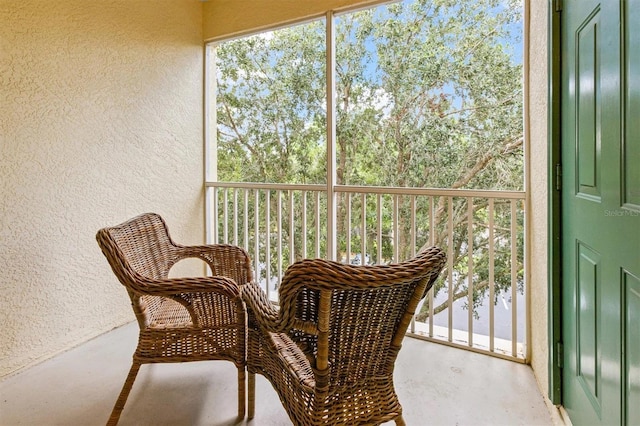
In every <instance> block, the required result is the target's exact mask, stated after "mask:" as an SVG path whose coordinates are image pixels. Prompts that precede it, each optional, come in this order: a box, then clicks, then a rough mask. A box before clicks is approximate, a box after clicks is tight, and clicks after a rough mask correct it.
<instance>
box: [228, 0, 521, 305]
mask: <svg viewBox="0 0 640 426" xmlns="http://www.w3.org/2000/svg"><path fill="white" fill-rule="evenodd" d="M521 8H522V7H521V4H520V2H519V1H516V0H510V1H504V0H468V1H460V0H413V1H404V2H399V3H393V4H388V5H383V6H379V7H377V8H375V9H367V10H363V11H359V12H356V13H351V14H345V15H340V16H339V17H337V18H336V58H335V73H336V151H337V164H336V171H337V178H338V183H339V184H342V185H375V186H391V187H423V188H424V187H431V188H456V189H494V190H521V189H522V187H523V152H522V145H523V127H522V114H523V109H522V97H523V93H522V64H521V63H520V62H519V61H518V60H517V58H518V57H519V55H520V52H517V51H515V50H514V49H515V48H516V46H518V45H519V44H518V43H519V37H520V33H519V32H518V31H521V29H520V28H521V27H520V24H521V19H522V16H521V13H522V11H521ZM514 41H515V43H516V44H515V45H514ZM325 44H326V41H325V25H324V22H323V21H314V22H311V23H307V24H303V25H298V26H295V27H290V28H285V29H280V30H277V31H273V32H270V33H267V34H262V35H256V36H251V37H247V38H242V39H237V40H233V41H229V42H225V43H222V44H220V45H219V47H218V49H217V57H218V59H217V89H218V90H217V95H216V106H217V119H218V128H217V146H218V151H217V155H218V178H219V180H221V181H235V182H275V183H324V182H326V173H327V172H326V171H327V165H326V161H327V160H326V159H327V156H326V122H327V119H326V73H325V66H326V60H325V56H326V51H325ZM374 198H375V197H368V198H367V201H366V205H367V208H366V212H367V217H366V220H365V222H366V224H367V225H366V229H364V230H363V229H361V226H360V224H361V223H362V218H360V217H358V215H355V214H354V215H353V217H351V223H347V216H346V211H347V205H346V201H345V200H346V197H341V198H340V201H339V205H338V218H337V238H338V244H339V251H340V252H341V253H359V252H361V251H362V245H361V244H362V241H363V240H362V238H363V237H367V240H368V241H371V243H370V244H369V245H368V246H367V247H366V250H367V251H368V252H369V253H370V254H371V255H372V259H373V260H374V261H375V262H384V261H391V260H398V259H395V258H396V253H398V255H397V257H398V258H406V257H408V256H409V255H410V252H411V251H412V250H415V249H416V247H411V245H410V241H411V238H412V235H413V236H414V237H415V239H416V242H417V244H418V246H422V245H425V244H426V243H427V241H428V240H429V236H431V239H432V241H433V242H434V243H435V244H437V245H440V246H442V247H444V248H447V249H450V251H451V252H452V253H453V255H454V257H453V259H452V264H453V266H454V268H455V269H456V271H457V274H456V280H455V281H456V282H455V288H454V289H453V291H454V293H455V294H456V295H466V293H465V291H466V290H465V288H466V287H465V286H466V281H467V275H468V271H467V269H468V268H467V265H468V263H469V257H471V258H472V259H473V263H474V265H475V266H474V269H473V276H472V278H473V282H474V283H476V284H474V287H475V290H474V291H475V292H476V293H477V299H478V300H481V298H482V296H483V295H484V294H485V293H486V291H487V289H488V281H489V275H488V271H489V259H488V254H487V253H488V245H489V237H488V232H486V223H488V213H487V208H488V206H487V200H480V199H475V200H474V204H473V213H472V216H473V218H474V222H473V223H474V224H475V225H474V227H472V228H471V232H472V233H473V234H472V239H473V249H472V250H469V249H468V247H467V246H468V237H469V234H468V232H469V229H470V228H469V225H468V222H467V221H468V202H469V200H467V199H464V198H455V199H453V200H452V201H451V202H453V203H454V205H453V206H452V208H451V211H452V212H453V214H452V216H451V217H449V209H448V202H449V201H448V200H447V199H446V198H443V197H440V198H437V197H436V198H434V199H431V200H427V199H420V200H418V212H417V213H416V215H417V217H416V222H417V223H418V224H420V225H419V227H418V228H419V229H412V225H411V221H410V218H411V215H412V214H413V213H412V207H411V205H410V200H409V197H404V198H402V197H401V198H399V199H398V200H397V202H398V215H397V223H394V215H393V214H392V213H391V208H390V207H388V208H385V209H384V210H383V214H382V223H381V224H378V216H377V214H376V213H375V212H376V202H377V201H376V200H375V199H374ZM384 202H385V203H386V204H387V205H388V206H389V205H391V204H393V203H392V200H391V198H386V199H385V201H384ZM324 203H326V200H324V199H323V201H322V204H323V205H324ZM425 203H426V204H425ZM361 204H362V201H361V199H360V198H359V197H354V198H353V199H352V209H353V211H354V212H355V211H358V208H360V210H359V211H361V210H362V209H361V207H362V206H361ZM426 205H429V206H432V207H433V209H431V208H430V207H426ZM358 206H360V207H358ZM503 207H504V206H496V208H495V211H494V218H493V219H494V221H495V229H496V235H495V245H496V247H495V248H496V252H495V258H494V271H495V272H494V273H495V277H494V280H495V286H496V289H498V290H504V289H506V288H508V287H509V286H510V285H511V249H510V247H505V244H506V245H510V236H509V235H510V234H509V232H507V231H509V230H510V227H511V221H512V217H511V214H510V210H505V209H504V208H503ZM296 208H299V207H296ZM254 209H255V206H254V207H251V208H250V209H248V211H249V212H250V214H251V215H253V214H254V213H253V210H254ZM431 211H433V214H434V215H435V217H434V218H433V219H434V226H433V229H431V228H430V227H429V225H428V224H429V223H430V214H431ZM299 215H300V211H297V212H296V213H295V214H294V215H293V216H294V217H296V216H299ZM521 216H522V215H521V214H520V215H518V217H517V229H518V233H517V235H518V238H519V240H518V241H517V243H518V244H517V247H518V249H517V250H518V251H519V254H518V257H517V259H518V261H517V263H518V265H517V269H518V270H521V269H522V265H521V264H522V253H521V251H522V247H523V241H522V238H521V237H520V236H521V235H522V226H523V219H522V217H521ZM322 220H323V221H324V220H325V219H322ZM449 220H450V221H452V222H453V224H454V228H455V234H454V236H453V237H452V238H450V237H449V235H448V234H447V223H448V221H449ZM480 224H485V225H484V226H485V229H484V230H483V229H482V228H481V225H480ZM379 225H380V228H381V229H382V231H381V232H382V235H383V237H382V240H381V241H382V247H381V248H380V249H381V252H382V259H377V257H378V254H377V253H378V247H377V244H378V242H377V233H378V226H379ZM283 226H284V229H285V230H286V231H287V232H288V230H289V224H288V219H287V218H285V225H283ZM322 226H324V227H326V224H324V223H323V224H322ZM295 227H296V230H295V235H294V238H295V239H296V240H295V242H294V247H296V248H299V247H301V245H302V241H301V239H302V238H306V239H307V240H308V241H310V242H311V243H310V244H315V240H316V239H317V238H318V237H317V236H316V235H315V234H314V233H313V232H307V234H306V235H303V234H302V232H301V230H300V228H299V224H296V225H295ZM475 228H478V229H475ZM347 229H351V230H352V231H354V234H352V235H351V236H350V238H349V240H350V247H347V240H348V239H347V235H345V232H346V230H347ZM356 231H357V232H356ZM262 232H264V233H269V235H271V231H270V230H267V229H264V230H263V231H262ZM412 233H413V234H412ZM431 234H433V235H431ZM283 238H289V237H288V236H286V235H285V236H284V237H283ZM320 245H321V246H322V250H323V251H325V252H326V240H325V239H324V238H322V241H321V242H320ZM450 245H451V247H449V246H450ZM287 250H288V248H287ZM296 251H297V252H296V253H288V252H287V253H285V254H283V256H286V257H287V259H298V258H300V257H301V256H304V255H305V253H302V252H299V251H298V250H296ZM520 275H521V274H520ZM519 282H522V279H519ZM443 288H444V282H443V281H441V282H440V283H439V284H438V286H437V289H436V291H441V290H442V289H443ZM456 297H458V296H456ZM459 297H463V296H459ZM474 300H476V298H474ZM425 309H426V308H425ZM425 312H426V311H425V310H423V312H422V315H423V317H424V314H425Z"/></svg>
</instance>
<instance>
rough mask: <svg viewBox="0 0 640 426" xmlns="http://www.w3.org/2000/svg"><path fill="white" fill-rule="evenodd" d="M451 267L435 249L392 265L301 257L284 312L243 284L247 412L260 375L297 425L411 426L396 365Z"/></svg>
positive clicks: (286, 290) (283, 292) (288, 277)
mask: <svg viewBox="0 0 640 426" xmlns="http://www.w3.org/2000/svg"><path fill="white" fill-rule="evenodd" d="M444 264H445V254H444V253H443V251H442V250H440V249H439V248H436V247H432V248H429V249H426V250H424V251H422V252H421V253H419V254H418V255H417V256H416V257H414V258H413V259H411V260H408V261H406V262H402V263H399V264H391V265H376V266H355V265H345V264H341V263H337V262H331V261H327V260H321V259H307V260H303V261H300V262H297V263H295V264H293V265H291V266H290V267H289V268H288V269H287V271H286V273H285V275H284V277H283V280H282V284H281V285H280V288H279V298H280V300H279V302H280V309H276V308H274V307H273V305H272V304H271V303H270V302H269V300H268V299H267V296H266V295H265V293H264V292H263V291H262V290H261V289H260V287H259V286H258V285H257V284H256V283H253V282H252V283H249V284H247V285H246V286H244V287H243V288H242V297H243V299H244V300H245V302H246V304H247V317H248V343H247V348H248V349H247V368H248V372H249V418H253V416H254V408H255V374H256V373H257V374H261V375H263V376H265V377H266V378H267V379H268V380H269V381H270V382H271V384H272V385H273V387H274V389H275V390H276V392H277V393H278V395H279V397H280V400H281V401H282V404H283V405H284V408H285V410H286V411H287V413H288V415H289V417H290V419H291V421H292V422H293V423H294V424H295V425H305V426H308V425H370V424H380V423H383V422H386V421H390V420H395V422H396V423H397V424H404V421H403V418H402V407H401V405H400V402H399V401H398V397H397V395H396V392H395V389H394V385H393V370H394V363H395V360H396V357H397V355H398V351H399V350H400V347H401V343H402V339H403V337H404V335H405V332H406V330H407V327H408V325H409V323H410V321H411V319H412V317H413V315H414V313H415V310H416V308H417V306H418V303H419V301H420V300H421V299H422V298H423V297H424V296H425V294H426V292H427V291H428V290H429V288H431V286H432V285H433V283H434V282H435V280H436V278H437V277H438V275H439V273H440V271H441V270H442V268H443V266H444Z"/></svg>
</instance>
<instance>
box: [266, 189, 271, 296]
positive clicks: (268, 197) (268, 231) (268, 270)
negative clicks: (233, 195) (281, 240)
mask: <svg viewBox="0 0 640 426" xmlns="http://www.w3.org/2000/svg"><path fill="white" fill-rule="evenodd" d="M264 196H265V199H264V228H265V229H264V234H265V238H266V240H267V241H266V244H265V245H264V259H265V260H264V269H265V280H266V281H267V284H266V285H265V287H266V288H267V298H269V295H270V294H271V191H269V190H267V191H265V193H264Z"/></svg>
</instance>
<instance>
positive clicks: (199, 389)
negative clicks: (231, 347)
mask: <svg viewBox="0 0 640 426" xmlns="http://www.w3.org/2000/svg"><path fill="white" fill-rule="evenodd" d="M136 339H137V324H135V323H131V324H129V325H126V326H124V327H120V328H118V329H115V330H113V331H111V332H109V333H106V334H104V335H102V336H100V337H98V338H96V339H93V340H91V341H89V342H87V343H85V344H83V345H81V346H79V347H77V348H75V349H73V350H70V351H68V352H65V353H63V354H61V355H58V356H56V357H54V358H52V359H50V360H47V361H45V362H43V363H41V364H38V365H36V366H34V367H31V368H29V369H26V370H24V371H22V372H20V373H18V374H14V375H11V376H9V377H7V378H5V379H4V380H2V381H1V382H0V425H2V426H13V425H34V426H49V425H68V426H76V425H77V426H90V425H103V424H104V423H105V422H106V420H107V419H108V417H109V414H110V412H111V409H112V406H113V403H114V402H115V399H116V398H117V395H118V393H119V392H120V388H121V386H122V384H123V382H124V379H125V377H126V374H127V372H128V370H129V367H130V366H131V364H130V363H131V354H132V353H133V350H134V348H135V345H136ZM236 372H237V370H236V369H235V367H234V366H233V364H231V363H229V362H222V361H211V362H195V363H186V364H163V365H157V364H156V365H143V366H142V368H141V369H140V373H139V374H138V378H137V379H136V382H135V384H134V386H133V390H132V391H131V394H130V396H129V400H128V401H127V405H126V406H125V409H124V411H123V413H122V417H121V418H120V424H121V425H213V426H223V425H234V424H242V425H254V426H262V425H268V426H279V425H289V424H290V422H289V419H288V417H287V415H286V413H285V412H284V410H283V408H282V406H281V405H280V401H279V400H278V397H277V395H276V393H275V392H274V391H273V389H272V388H271V386H270V384H269V383H268V382H267V381H266V380H265V379H264V378H263V377H261V376H257V380H256V382H257V385H256V401H257V402H256V416H255V418H254V419H253V420H252V421H251V422H248V421H247V420H246V419H245V420H244V421H241V422H239V423H238V422H237V420H236V410H237V405H236V400H237V394H236V392H237V388H236ZM395 374H396V377H395V385H396V390H397V392H398V395H399V397H400V402H401V403H402V406H403V408H404V418H405V420H406V421H407V424H408V425H410V426H411V425H427V424H429V425H551V424H553V423H554V422H553V421H552V417H551V415H550V413H549V411H548V409H547V406H546V405H545V402H544V400H543V397H542V396H541V395H540V392H539V391H538V388H537V385H536V382H535V379H534V376H533V372H532V371H531V369H530V367H528V366H526V365H522V364H518V363H514V362H510V361H504V360H501V359H497V358H493V357H489V356H486V355H480V354H476V353H472V352H468V351H464V350H460V349H455V348H450V347H447V346H444V345H439V344H434V343H428V342H424V341H421V340H416V339H412V338H406V339H405V340H404V344H403V348H402V350H401V351H400V355H399V357H398V360H397V363H396V370H395Z"/></svg>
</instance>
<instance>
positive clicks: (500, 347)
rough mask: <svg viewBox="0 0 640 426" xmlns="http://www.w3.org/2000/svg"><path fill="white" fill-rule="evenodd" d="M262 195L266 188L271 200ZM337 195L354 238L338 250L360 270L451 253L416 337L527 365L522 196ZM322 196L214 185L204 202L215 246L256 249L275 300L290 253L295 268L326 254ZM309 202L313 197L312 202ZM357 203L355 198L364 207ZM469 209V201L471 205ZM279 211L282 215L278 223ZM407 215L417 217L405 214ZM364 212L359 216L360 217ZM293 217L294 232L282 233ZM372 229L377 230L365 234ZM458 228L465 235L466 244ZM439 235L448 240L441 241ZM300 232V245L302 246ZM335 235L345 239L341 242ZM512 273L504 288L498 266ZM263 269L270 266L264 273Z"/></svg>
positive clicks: (317, 188)
mask: <svg viewBox="0 0 640 426" xmlns="http://www.w3.org/2000/svg"><path fill="white" fill-rule="evenodd" d="M240 191H242V193H243V195H242V194H241V193H240ZM250 191H253V196H252V195H250ZM261 191H264V196H263V195H262V193H261ZM272 192H273V193H272ZM335 192H336V193H337V194H338V195H337V197H340V198H338V199H337V200H338V201H340V213H341V214H342V215H343V216H342V220H344V222H342V223H340V224H338V225H339V226H337V227H340V228H344V229H343V230H342V231H341V232H344V236H343V238H344V239H343V240H342V241H346V245H340V249H341V250H344V251H345V252H346V256H345V257H342V258H341V259H342V260H343V261H346V262H352V261H353V252H356V253H357V255H358V256H360V259H359V260H360V262H358V263H360V264H366V263H367V260H368V259H369V260H371V259H372V258H373V257H374V256H375V258H376V263H383V262H384V261H385V260H389V259H386V257H392V259H391V260H392V261H394V262H399V261H402V260H404V259H403V257H408V256H414V255H415V253H416V252H417V251H418V249H419V248H421V247H422V246H424V245H427V244H428V245H434V244H440V245H442V246H443V247H444V246H446V252H447V255H448V260H447V265H446V269H447V272H446V273H445V276H444V280H445V281H444V287H443V288H442V291H441V294H437V295H436V293H435V292H434V290H431V291H430V292H429V293H428V296H427V301H428V302H425V303H428V313H427V312H425V313H424V314H423V315H425V316H426V315H428V321H426V320H425V322H426V324H425V323H422V322H420V321H417V320H416V319H415V318H414V320H413V321H412V322H411V325H410V330H409V331H410V332H411V333H414V334H415V335H417V336H422V338H425V339H428V340H434V341H439V342H443V343H446V344H448V345H451V346H456V347H464V348H466V349H469V350H473V351H476V352H483V353H488V354H492V355H494V356H498V357H503V358H508V359H515V360H521V361H524V353H523V349H524V347H523V345H524V344H525V342H519V341H518V338H523V337H521V336H520V337H519V335H522V333H520V331H519V329H518V322H519V321H520V319H519V315H522V314H525V313H526V300H525V301H524V302H523V303H520V300H519V299H518V296H519V287H518V284H519V280H521V279H522V276H521V274H520V272H519V268H520V265H521V263H522V262H523V261H524V260H523V259H521V257H522V256H523V254H522V247H521V243H519V240H521V238H522V237H524V235H522V234H523V231H522V230H521V229H520V225H519V220H520V219H521V218H522V217H523V216H521V215H526V212H523V211H522V207H521V203H522V201H521V200H523V199H524V198H525V194H524V193H523V192H517V191H474V190H454V189H420V188H383V187H357V186H340V185H338V186H336V188H335ZM311 194H313V195H311ZM324 194H326V186H325V185H285V184H253V183H246V184H245V183H233V184H232V183H225V182H216V183H211V182H207V184H206V200H205V202H206V206H207V210H208V211H207V212H206V217H207V220H208V223H207V241H208V242H213V243H221V242H224V243H232V244H243V246H244V247H245V248H247V249H248V248H249V247H250V248H251V250H250V251H251V253H252V254H251V256H252V258H253V262H254V268H255V271H256V278H257V280H259V282H260V284H261V285H262V283H263V280H264V281H265V283H266V284H265V290H266V291H267V293H268V297H269V298H270V299H271V298H273V297H274V294H275V290H276V285H279V282H280V281H279V280H280V279H281V277H282V275H283V274H284V269H285V266H286V265H287V261H286V259H285V258H286V257H287V247H288V251H289V256H288V259H289V263H293V262H295V261H296V260H299V258H300V257H301V256H302V257H307V256H310V255H311V256H315V257H322V256H323V253H324V251H323V239H324V238H325V235H324V232H327V233H329V232H333V233H335V232H336V229H326V230H325V229H324V228H323V227H322V223H323V216H322V215H323V214H324V213H323V211H322V210H321V208H322V204H323V201H322V197H323V196H324ZM274 196H275V197H276V199H275V200H274V198H273V197H274ZM287 196H288V197H289V200H288V205H287V206H285V202H286V201H285V198H286V197H287ZM372 196H375V199H371V198H369V197H372ZM309 197H313V198H312V199H309ZM354 197H357V200H356V198H354ZM407 197H408V198H407ZM423 197H424V198H423ZM439 200H440V201H439ZM496 200H498V201H496ZM354 201H355V202H356V203H358V202H359V203H360V204H361V206H360V207H361V211H360V212H356V214H355V215H354V213H353V203H354ZM368 201H371V202H372V205H371V207H372V208H375V212H374V214H372V215H371V218H369V219H368V218H367V209H368V207H369V206H368V205H367V203H368ZM464 202H466V203H467V204H466V206H465V205H464V204H463V203H464ZM297 203H299V204H297ZM272 204H273V205H272ZM311 204H314V206H313V207H314V209H315V211H314V213H311V214H312V215H313V216H312V217H311V218H310V217H309V216H308V215H309V214H310V212H309V211H308V210H309V208H311ZM484 206H486V208H485V207H484ZM503 206H504V209H503ZM507 206H508V207H507ZM283 207H284V209H283ZM273 209H277V214H276V216H277V219H275V218H273V213H272V212H273ZM387 209H390V210H387ZM407 209H408V210H409V211H408V213H405V211H406V210H407ZM439 209H442V210H439ZM476 210H477V212H476ZM387 212H388V213H389V215H390V216H391V227H390V228H385V226H386V225H385V218H386V217H387ZM358 214H360V216H359V217H358V216H357V215H358ZM454 214H455V215H456V216H454ZM460 214H461V215H462V216H461V217H462V221H463V222H464V220H466V222H467V223H466V229H465V228H464V226H465V225H464V224H463V223H461V222H460ZM476 214H477V215H478V217H482V216H483V214H486V216H487V220H486V225H485V224H484V223H483V224H482V225H481V226H480V225H479V224H478V223H475V220H476V219H475V215H476ZM300 215H302V216H300ZM252 216H253V217H252ZM287 216H288V220H289V223H288V226H289V229H288V235H287V232H286V230H285V229H283V224H284V222H286V220H287ZM456 217H458V218H456ZM525 217H526V216H525ZM251 218H252V219H253V220H251ZM262 218H264V220H263V219H262ZM371 219H373V220H371ZM401 219H402V223H401ZM309 220H312V221H314V224H315V225H314V228H315V229H314V230H311V229H310V228H309V227H310V226H311V224H310V222H309ZM437 220H438V223H437ZM445 220H446V223H445V222H444V221H445ZM440 221H441V223H440ZM509 221H510V222H509ZM276 222H277V224H276ZM372 222H376V223H375V224H373V223H372ZM209 225H210V226H209ZM368 225H369V228H367V226H368ZM441 226H442V228H441ZM485 226H486V228H485ZM231 227H233V229H232V228H231ZM356 227H357V229H358V230H359V231H360V235H361V241H359V242H358V244H357V245H356V246H359V248H358V249H355V248H354V247H352V242H353V232H354V228H356ZM405 227H406V234H405ZM401 230H402V231H403V233H402V235H401V234H400V231H401ZM459 230H462V231H463V232H467V236H466V237H465V238H463V241H462V242H461V241H460V234H459V233H458V232H459ZM441 231H442V235H440V234H439V232H441ZM385 232H387V233H389V234H390V235H387V234H385ZM424 232H428V233H427V235H424ZM298 233H299V234H300V240H299V241H298V242H297V243H296V234H298ZM314 238H315V246H314V247H311V246H309V245H308V244H309V243H310V242H311V240H312V239H314ZM332 238H334V239H336V240H337V238H336V236H335V235H334V236H333V237H332ZM372 238H373V239H372ZM389 238H391V241H390V240H389ZM509 238H510V239H509ZM274 239H275V240H276V241H274ZM285 244H287V245H288V246H285ZM297 244H300V246H299V247H298V249H299V250H300V251H299V252H298V253H297V254H298V256H296V246H297ZM461 244H462V245H461ZM485 244H486V245H485ZM465 245H466V248H465ZM374 246H375V247H376V248H375V249H374V248H373V247H374ZM385 247H390V251H385V250H389V249H385ZM503 249H504V250H503ZM458 251H461V253H458ZM276 252H277V253H276ZM456 256H457V258H456ZM460 256H463V258H464V256H466V258H464V259H465V260H464V263H460V260H459V259H460V258H461V257H460ZM480 259H482V262H486V266H487V267H488V273H487V279H488V288H486V290H485V287H484V283H483V284H482V287H479V283H478V278H477V277H474V275H477V274H478V273H479V272H480V271H482V270H484V268H485V263H482V264H480V263H478V262H479V261H480ZM274 262H275V264H274ZM505 267H506V268H510V273H507V276H506V277H505V278H504V282H503V281H502V279H503V278H502V276H498V274H497V273H496V268H500V269H502V268H505ZM263 268H266V270H265V271H264V272H263V271H262V269H263ZM275 274H277V276H275ZM465 274H466V277H465V278H464V281H462V282H459V280H460V278H459V277H461V276H463V277H464V276H465ZM525 276H526V274H525ZM509 280H510V285H511V290H510V291H509V292H507V293H506V294H505V297H510V298H511V308H510V309H511V312H510V313H509V312H507V315H509V316H510V321H511V332H510V333H509V332H507V335H506V336H503V335H500V334H499V330H498V329H497V328H496V321H497V315H498V309H497V308H496V307H495V305H494V300H495V298H496V296H500V294H498V289H499V288H502V287H504V286H507V285H508V284H509ZM272 281H273V282H272ZM460 284H462V285H466V286H467V289H466V291H464V290H463V292H464V293H463V296H462V297H463V298H465V299H463V300H466V303H467V305H468V306H469V310H468V311H467V312H466V315H467V321H464V324H463V325H462V328H466V330H456V329H454V324H455V323H456V321H457V320H458V318H457V315H459V314H462V312H461V311H460V309H459V308H454V305H455V302H456V300H459V299H458V297H459V296H460V295H458V294H456V292H460V288H459V287H460ZM439 285H441V284H439ZM499 286H500V287H499ZM478 291H481V292H482V294H484V295H486V296H488V301H489V306H488V307H486V310H484V311H483V312H488V319H485V318H484V316H483V317H482V318H481V320H483V321H488V330H487V332H486V333H487V334H488V336H486V337H485V336H482V335H480V334H478V333H477V332H476V329H477V330H480V329H481V327H483V326H484V323H479V322H477V321H476V320H475V319H474V316H473V315H474V310H473V305H474V302H475V301H476V300H478V299H477V298H478V297H479V295H478V294H476V292H478ZM485 291H486V293H485ZM436 296H439V297H436ZM483 297H485V296H483ZM524 297H525V298H526V297H527V296H526V295H525V296H524ZM436 303H444V304H448V306H449V309H445V310H446V311H447V312H446V313H444V312H442V317H443V319H444V321H442V323H443V325H445V324H444V323H446V327H447V328H446V330H444V328H443V329H442V331H441V330H440V329H441V327H439V326H438V325H437V324H439V323H440V319H439V318H436V317H438V315H440V314H436V313H435V312H436V308H437V307H438V306H436ZM518 305H520V306H518ZM425 309H427V307H425ZM523 309H524V310H523ZM485 315H486V314H485ZM461 331H462V332H461ZM485 342H486V343H485Z"/></svg>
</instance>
